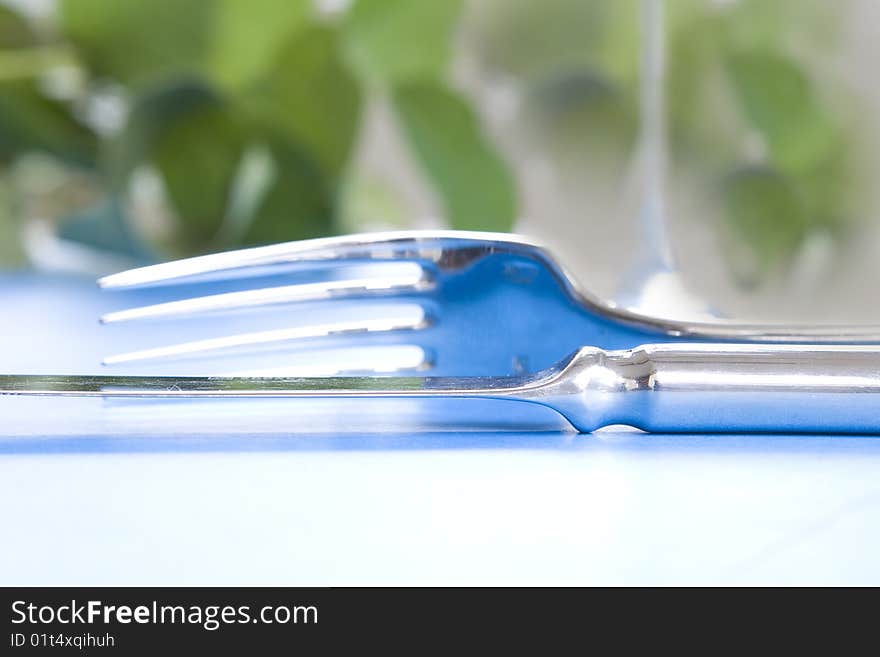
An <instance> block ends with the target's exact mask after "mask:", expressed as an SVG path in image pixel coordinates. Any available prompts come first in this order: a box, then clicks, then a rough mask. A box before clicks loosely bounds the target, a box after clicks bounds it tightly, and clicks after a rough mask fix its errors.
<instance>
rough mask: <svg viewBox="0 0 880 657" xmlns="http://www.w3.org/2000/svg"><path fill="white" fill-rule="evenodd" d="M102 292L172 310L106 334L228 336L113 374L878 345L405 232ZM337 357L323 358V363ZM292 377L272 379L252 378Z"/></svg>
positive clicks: (485, 364)
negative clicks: (261, 363) (164, 324)
mask: <svg viewBox="0 0 880 657" xmlns="http://www.w3.org/2000/svg"><path fill="white" fill-rule="evenodd" d="M99 284H100V286H101V287H102V288H104V289H108V290H120V289H126V288H154V289H153V290H151V292H152V293H154V294H155V293H158V294H161V295H165V297H168V296H169V294H170V297H171V298H170V299H169V298H165V297H163V300H162V302H160V303H153V304H150V305H145V306H140V307H136V308H130V309H124V310H120V311H116V312H111V313H109V314H107V315H105V316H104V317H103V318H102V321H103V322H104V323H107V324H120V323H125V322H133V321H146V320H176V321H178V322H179V323H181V325H182V324H183V321H182V320H185V319H187V318H190V319H191V318H196V317H202V318H205V317H208V318H210V322H209V326H210V328H211V329H212V331H213V332H214V333H217V332H218V331H221V333H220V334H219V335H214V336H212V337H201V338H199V336H191V337H192V338H193V339H184V340H182V341H180V342H177V343H173V344H160V345H157V346H153V347H150V348H146V349H143V348H142V349H138V350H133V351H128V352H125V353H120V354H115V355H111V356H108V357H107V358H106V359H105V363H106V364H108V365H116V364H123V363H125V364H128V363H150V362H156V361H161V360H164V359H192V358H205V357H210V358H213V359H215V360H218V362H222V360H223V358H222V357H223V356H225V355H228V354H236V353H241V352H245V353H248V352H253V351H254V350H264V352H266V351H267V350H268V353H269V354H270V356H271V359H272V361H273V362H274V363H276V364H278V363H284V362H285V359H286V360H287V361H289V362H287V363H286V365H287V367H289V366H290V365H291V364H295V363H296V361H297V349H302V348H303V347H309V349H308V351H309V352H311V353H313V352H314V349H315V347H327V346H330V347H332V348H333V349H334V350H341V353H342V354H343V357H342V358H341V361H340V364H339V366H338V367H335V366H334V367H335V369H334V368H333V367H331V369H330V370H328V373H338V372H346V371H353V370H354V371H367V372H370V371H372V372H374V373H375V371H376V370H381V372H380V373H381V374H393V373H395V372H399V371H405V370H415V369H423V370H428V369H429V370H431V373H432V374H435V375H438V376H519V375H528V374H534V373H536V372H540V371H544V370H547V369H548V368H552V367H553V366H554V365H555V364H556V363H558V362H559V361H560V360H561V359H562V358H564V357H565V356H566V355H567V354H571V353H573V352H575V351H576V350H578V349H580V348H581V347H582V346H583V345H592V346H595V347H599V348H603V349H611V350H620V349H628V348H632V347H633V346H635V345H639V344H645V343H662V342H675V341H683V340H684V341H690V342H694V341H697V342H716V343H717V342H747V343H800V344H814V345H816V344H841V343H844V344H855V343H867V344H871V343H880V327H878V326H851V325H841V326H831V325H826V326H821V325H811V326H794V325H789V324H750V323H742V322H732V321H728V320H722V319H717V318H706V319H702V320H678V319H669V318H663V317H658V316H652V315H647V314H644V313H639V312H637V311H634V310H632V309H629V308H626V307H621V306H619V305H616V304H615V303H613V302H610V301H607V300H604V299H601V298H600V297H598V296H597V295H595V294H593V293H592V292H590V290H589V289H588V287H587V286H585V285H584V283H583V282H582V281H579V280H577V279H576V278H575V277H574V275H573V274H572V273H571V269H569V268H567V267H565V266H564V265H563V264H562V263H560V262H559V260H558V258H556V257H555V256H554V255H553V254H552V253H551V252H550V251H549V250H548V249H547V248H545V247H543V246H541V245H540V244H538V243H536V242H534V241H531V240H529V239H527V238H523V237H519V236H516V235H509V234H498V233H477V232H465V231H400V232H387V233H372V234H363V235H349V236H345V237H332V238H320V239H313V240H304V241H299V242H289V243H284V244H276V245H271V246H263V247H255V248H249V249H243V250H238V251H231V252H226V253H218V254H213V255H207V256H199V257H195V258H189V259H184V260H179V261H176V262H169V263H165V264H159V265H153V266H148V267H142V268H138V269H133V270H129V271H125V272H121V273H118V274H114V275H111V276H107V277H105V278H103V279H101V280H100V281H99ZM218 286H219V287H218ZM206 289H207V290H208V292H207V293H206V291H205V290H206ZM329 306H333V307H334V308H336V309H343V311H344V313H343V315H342V317H341V318H339V317H336V318H334V319H332V320H328V321H321V322H314V323H306V324H304V325H303V324H297V323H296V322H295V321H294V320H296V319H297V318H298V315H300V314H308V313H306V312H305V311H306V309H308V310H309V311H311V312H314V311H315V310H316V309H318V310H320V309H322V308H323V309H326V308H328V307H329ZM257 311H260V312H272V313H274V315H273V317H274V318H275V319H276V325H275V326H273V327H271V328H265V327H263V326H262V322H263V321H264V320H263V319H262V316H261V315H259V314H257ZM233 312H237V313H238V314H239V316H240V315H241V313H245V314H247V315H249V316H255V317H256V319H255V321H256V322H257V325H258V326H259V327H260V330H253V331H245V332H239V333H233V334H224V333H222V328H223V326H224V323H225V321H226V319H225V318H227V317H229V316H230V315H228V313H233ZM279 318H280V319H279ZM200 326H204V322H203V323H202V324H200ZM196 338H199V339H196ZM390 346H394V347H395V348H397V352H393V351H389V350H388V349H387V348H388V347H390ZM404 347H405V348H407V350H402V348H404ZM371 348H379V351H378V352H377V353H378V354H379V355H378V356H377V359H378V360H376V359H374V361H373V362H372V363H371V362H370V361H369V359H367V361H366V364H364V365H360V366H358V367H355V368H352V367H351V366H350V361H351V354H352V353H353V352H358V353H369V350H370V349H371ZM381 348H385V350H384V351H382V349H381ZM332 353H333V352H332V351H328V352H326V354H327V358H328V360H330V358H331V356H332ZM288 354H292V355H288ZM389 354H390V355H389ZM401 354H402V355H401ZM287 371H289V370H288V369H286V368H285V367H277V366H276V367H274V368H272V369H268V370H266V369H263V370H256V371H250V372H246V373H247V374H251V375H254V374H262V375H275V374H284V373H285V372H287Z"/></svg>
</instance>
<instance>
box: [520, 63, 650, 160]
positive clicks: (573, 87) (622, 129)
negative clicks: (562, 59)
mask: <svg viewBox="0 0 880 657" xmlns="http://www.w3.org/2000/svg"><path fill="white" fill-rule="evenodd" d="M525 110H526V112H525V115H526V116H527V117H528V119H529V122H530V123H531V124H534V127H535V129H536V130H537V134H538V135H539V137H540V138H541V143H542V147H543V146H544V145H545V144H546V145H547V146H549V147H551V148H552V152H553V153H554V154H558V155H560V156H563V157H564V158H565V161H566V162H567V163H570V165H571V166H572V167H573V168H576V169H578V170H580V169H582V168H583V161H584V159H585V158H588V159H589V160H590V161H591V163H592V165H595V164H597V163H602V164H605V163H613V164H620V162H621V160H623V159H628V158H629V157H630V153H631V150H632V147H633V142H634V141H635V137H636V131H637V129H638V117H637V112H636V103H635V101H634V99H633V98H632V97H631V96H630V95H628V94H626V93H624V92H623V90H621V89H620V87H619V86H617V85H615V84H613V83H612V82H611V81H610V80H608V79H607V78H605V77H603V76H601V75H600V74H598V73H594V72H592V71H586V70H574V71H566V72H558V73H555V74H552V75H548V76H547V78H546V79H539V80H538V82H537V83H536V84H535V85H534V87H533V88H532V89H530V91H529V94H528V96H527V98H526V103H525Z"/></svg>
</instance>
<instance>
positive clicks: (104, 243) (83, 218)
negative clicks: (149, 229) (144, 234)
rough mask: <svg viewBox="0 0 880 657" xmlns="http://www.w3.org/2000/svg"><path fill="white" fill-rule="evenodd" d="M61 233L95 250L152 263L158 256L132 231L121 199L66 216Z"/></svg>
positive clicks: (59, 233)
mask: <svg viewBox="0 0 880 657" xmlns="http://www.w3.org/2000/svg"><path fill="white" fill-rule="evenodd" d="M58 236H59V237H61V238H62V239H65V240H70V241H72V242H77V243H78V244H83V245H85V246H88V247H91V248H93V249H99V250H101V251H109V252H111V253H114V254H117V255H122V256H127V257H129V258H131V259H132V260H134V261H136V262H142V263H148V262H151V261H153V260H154V259H155V258H154V255H153V253H151V252H150V251H149V249H147V247H146V246H144V244H143V243H142V242H141V241H140V239H139V238H138V236H137V235H136V234H135V233H134V232H133V231H132V229H131V226H130V225H129V224H128V221H127V220H126V217H125V212H124V210H123V206H122V203H121V202H120V201H119V200H118V199H110V200H108V201H106V202H104V203H101V204H100V205H98V206H97V207H95V208H92V209H91V210H90V211H88V212H83V213H79V214H76V215H73V216H71V217H67V218H65V219H62V221H61V225H60V227H59V230H58Z"/></svg>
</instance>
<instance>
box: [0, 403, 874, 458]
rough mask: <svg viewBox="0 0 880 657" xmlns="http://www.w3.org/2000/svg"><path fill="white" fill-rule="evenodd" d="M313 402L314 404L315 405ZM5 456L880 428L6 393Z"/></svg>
mask: <svg viewBox="0 0 880 657" xmlns="http://www.w3.org/2000/svg"><path fill="white" fill-rule="evenodd" d="M303 402H306V403H303ZM0 417H2V424H0V454H7V455H13V454H59V453H144V452H153V453H157V452H158V453H161V452H167V453H175V452H297V451H303V452H310V451H392V450H464V449H481V450H557V451H578V452H581V451H627V452H633V451H635V452H656V451H662V452H665V453H674V452H695V453H696V452H699V453H706V454H722V453H724V452H733V451H735V452H737V453H742V452H743V451H749V452H773V453H814V452H825V453H837V452H840V451H845V452H847V453H852V452H853V451H864V452H868V453H871V454H880V440H878V439H877V438H878V437H876V436H815V435H814V436H794V435H785V436H777V435H742V436H730V435H689V434H681V435H662V436H661V435H649V434H645V433H642V432H640V431H637V430H634V429H629V428H626V427H618V428H608V429H604V430H602V431H600V432H597V433H594V434H577V433H575V432H574V431H573V429H572V428H571V426H570V425H569V424H568V423H567V422H566V421H565V420H564V419H562V418H561V417H560V416H558V415H557V414H556V413H554V412H552V411H550V410H549V409H545V408H543V407H540V406H535V405H531V404H517V403H510V402H503V401H479V402H472V403H454V404H448V403H444V402H443V401H442V400H441V401H438V400H433V401H431V402H425V401H419V400H405V401H402V400H380V401H377V400H351V401H350V402H346V403H340V402H339V401H338V400H336V401H331V400H297V401H296V402H294V403H291V402H290V401H283V400H241V401H239V400H235V401H233V402H230V401H229V400H173V401H171V402H169V401H167V400H166V401H144V400H138V401H120V400H113V401H107V400H102V399H69V398H65V399H51V400H47V399H45V398H39V397H35V398H0Z"/></svg>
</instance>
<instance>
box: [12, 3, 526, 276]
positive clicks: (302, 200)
mask: <svg viewBox="0 0 880 657" xmlns="http://www.w3.org/2000/svg"><path fill="white" fill-rule="evenodd" d="M460 11H461V3H460V2H458V1H457V0H420V1H419V2H410V1H409V0H356V1H354V2H352V3H351V4H350V5H348V6H347V7H343V8H342V9H341V10H339V11H336V12H326V11H323V12H322V11H320V10H319V8H318V7H317V3H314V2H312V1H311V0H250V1H249V2H241V1H240V0H149V1H147V0H113V2H106V0H59V7H58V15H57V17H56V18H57V21H56V22H57V25H56V26H55V27H54V28H52V27H51V26H46V25H37V26H36V29H35V28H34V27H32V26H31V24H30V22H29V21H28V20H25V19H24V18H23V17H21V16H19V15H17V14H16V13H14V12H13V11H12V10H11V9H7V8H0V167H5V168H6V169H7V170H8V169H9V167H13V166H14V165H15V162H16V160H17V158H20V157H23V156H26V155H31V154H34V153H38V154H41V155H44V156H50V157H52V158H59V159H60V160H61V161H63V163H64V165H65V166H68V167H74V168H82V169H85V170H87V171H88V172H89V174H90V175H92V176H93V177H94V178H95V179H96V180H98V181H99V185H100V187H102V188H103V189H104V197H103V198H98V199H96V200H95V202H94V205H93V206H92V207H91V208H75V209H74V210H75V211H71V213H70V216H68V217H62V218H53V219H57V220H58V223H59V233H60V234H61V235H62V236H64V237H66V238H68V239H74V240H77V241H79V242H83V243H85V244H88V245H91V246H95V247H98V248H101V249H111V250H115V251H117V252H119V253H125V254H128V255H132V256H143V255H145V254H146V253H147V250H146V249H143V248H138V245H137V241H138V239H137V236H138V230H137V226H136V223H137V222H135V221H133V220H132V218H131V217H128V216H127V214H128V212H129V210H128V208H129V204H128V203H127V202H126V199H127V196H128V195H129V193H130V190H131V185H132V184H133V183H132V181H133V179H134V178H135V177H136V176H137V175H138V173H139V172H140V171H143V170H145V169H146V170H150V171H154V172H155V173H156V174H157V175H158V177H159V179H160V180H161V182H162V187H163V188H164V192H165V194H164V195H165V197H166V198H167V201H168V203H169V204H170V210H171V215H172V219H173V221H172V225H170V226H164V228H163V229H162V230H158V231H147V232H146V234H145V235H144V236H145V237H148V241H149V246H150V248H152V249H153V250H155V251H158V252H159V253H161V254H164V255H185V254H190V253H197V252H203V251H207V250H217V249H223V248H229V247H235V246H239V245H248V244H256V243H264V242H270V241H280V240H290V239H300V238H306V237H316V236H321V235H328V234H333V233H336V232H340V231H344V230H348V229H350V228H351V227H352V226H351V219H350V218H348V219H347V218H346V217H344V216H343V212H349V213H352V214H354V215H357V213H358V208H350V207H348V206H349V205H351V203H353V202H354V201H357V200H358V199H360V198H365V195H364V194H363V193H362V192H361V191H360V189H359V190H358V193H357V194H353V193H346V190H347V189H349V188H355V187H356V186H357V185H358V184H359V183H358V181H356V180H351V179H350V168H351V167H350V160H351V157H352V154H353V149H354V147H355V144H356V141H357V139H358V135H359V130H360V126H361V123H362V113H363V105H364V102H365V97H366V95H367V94H370V93H379V94H384V95H386V96H387V97H388V98H389V99H391V101H392V104H393V105H395V109H396V110H397V115H398V116H399V118H400V124H401V134H402V135H403V137H404V139H405V140H406V141H408V142H409V143H410V145H411V147H412V149H413V152H414V154H415V156H416V159H417V160H418V162H419V163H420V164H421V167H422V170H423V172H424V175H425V177H426V179H427V181H428V183H429V185H430V186H432V187H433V188H434V189H435V190H436V193H437V196H438V198H439V200H440V202H441V203H442V206H443V207H444V209H445V210H446V214H447V219H448V221H449V223H450V224H451V225H452V226H455V227H461V228H465V227H466V228H480V227H482V228H494V229H498V230H508V229H510V228H511V226H512V223H513V220H514V217H515V211H516V208H515V205H516V204H515V198H516V190H515V185H514V183H513V180H512V178H511V174H510V172H509V171H508V169H507V167H506V165H505V164H504V162H503V161H502V160H501V158H500V157H499V156H498V154H497V153H496V152H495V150H494V147H493V146H492V144H491V143H490V141H489V140H488V139H487V138H486V137H485V135H484V134H483V130H482V127H481V125H480V122H479V120H478V118H477V115H476V113H475V112H474V110H473V109H472V108H471V107H470V105H469V104H468V103H467V102H466V101H465V100H464V99H463V98H461V97H460V96H459V95H458V94H457V93H456V92H455V91H453V90H452V89H451V88H449V87H448V86H447V83H446V82H445V80H447V79H448V75H447V73H448V67H449V65H450V60H451V49H452V47H453V46H452V37H453V31H454V29H455V27H456V25H457V23H458V20H459V14H460ZM47 53H48V54H51V55H52V57H51V58H47ZM23 60H24V61H25V62H27V63H29V66H25V67H24V68H22V67H21V66H20V65H19V66H17V67H10V66H4V64H10V63H20V62H21V61H23ZM41 64H45V65H41ZM59 69H61V70H62V71H63V72H65V73H66V74H67V76H68V78H72V79H73V81H74V88H73V89H72V90H71V89H69V88H68V89H65V90H63V92H62V93H58V90H57V89H56V90H51V89H48V88H47V86H46V85H45V84H44V83H45V78H46V76H47V75H48V74H50V73H52V71H55V72H57V71H58V70H59ZM69 86H70V85H68V87H69ZM435 101H436V105H435V104H433V103H434V102H435ZM108 109H109V112H110V116H109V118H108V116H106V115H107V113H108ZM102 112H103V115H102ZM114 112H115V113H116V114H118V115H119V119H115V118H114ZM120 119H121V121H120ZM114 121H116V123H118V125H114ZM249 163H250V164H249ZM254 163H256V165H254ZM0 176H2V171H0ZM4 199H5V196H4ZM7 205H9V204H4V206H3V207H4V208H5V207H6V206H7ZM11 214H14V213H13V212H12V211H11V210H10V211H7V212H2V214H0V216H4V215H5V216H6V217H7V218H8V217H9V216H10V215H11ZM0 223H2V225H4V226H5V228H4V233H3V238H4V240H5V241H7V242H8V241H10V237H9V235H12V234H13V232H14V231H13V230H12V229H9V221H6V222H2V220H0ZM7 251H9V252H12V249H4V251H3V256H2V257H5V258H6V259H7V260H8V259H9V255H8V253H7ZM16 253H17V250H16Z"/></svg>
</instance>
